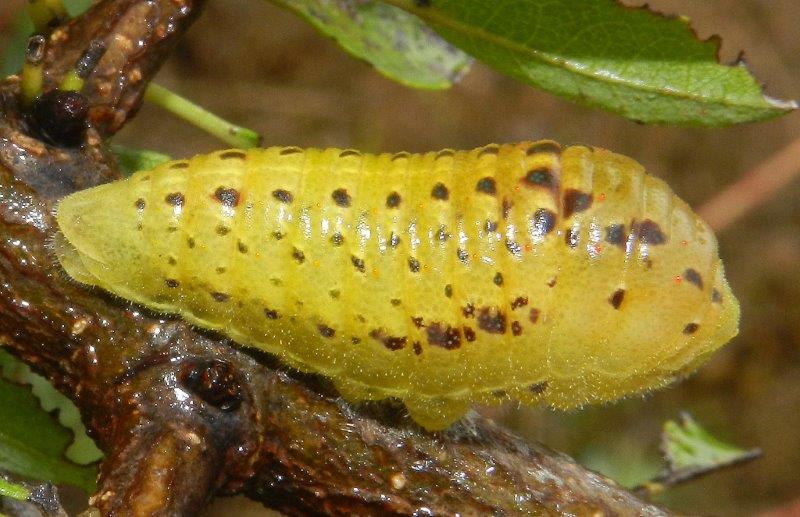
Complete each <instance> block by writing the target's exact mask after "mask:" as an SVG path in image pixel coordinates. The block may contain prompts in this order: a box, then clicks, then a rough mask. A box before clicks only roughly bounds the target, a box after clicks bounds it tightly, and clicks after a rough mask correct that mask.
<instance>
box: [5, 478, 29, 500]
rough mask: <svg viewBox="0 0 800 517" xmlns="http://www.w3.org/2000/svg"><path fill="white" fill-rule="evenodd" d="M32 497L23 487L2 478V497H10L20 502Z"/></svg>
mask: <svg viewBox="0 0 800 517" xmlns="http://www.w3.org/2000/svg"><path fill="white" fill-rule="evenodd" d="M30 495H31V492H30V490H28V489H27V488H25V487H24V486H22V485H17V484H14V483H11V482H10V481H7V480H5V479H2V478H0V496H3V497H10V498H12V499H17V500H19V501H24V500H26V499H27V498H28V496H30Z"/></svg>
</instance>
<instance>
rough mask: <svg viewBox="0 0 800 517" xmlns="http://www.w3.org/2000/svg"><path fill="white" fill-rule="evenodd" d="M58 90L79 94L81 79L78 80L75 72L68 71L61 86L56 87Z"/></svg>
mask: <svg viewBox="0 0 800 517" xmlns="http://www.w3.org/2000/svg"><path fill="white" fill-rule="evenodd" d="M58 89H59V90H64V91H73V92H79V91H81V90H82V89H83V79H81V78H80V76H79V75H78V72H77V71H76V70H74V69H73V70H70V71H69V72H67V73H66V75H64V78H63V79H62V80H61V84H59V85H58Z"/></svg>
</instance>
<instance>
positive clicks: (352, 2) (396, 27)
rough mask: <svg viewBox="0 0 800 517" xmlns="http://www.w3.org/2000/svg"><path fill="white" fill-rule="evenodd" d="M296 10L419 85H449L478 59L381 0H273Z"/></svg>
mask: <svg viewBox="0 0 800 517" xmlns="http://www.w3.org/2000/svg"><path fill="white" fill-rule="evenodd" d="M272 1H273V2H274V3H275V4H277V5H280V6H281V7H285V8H287V9H290V10H292V11H294V12H295V13H297V14H299V15H300V16H302V17H303V18H304V19H305V20H306V21H308V22H309V23H310V24H311V25H313V26H314V27H316V28H317V30H319V31H320V32H322V33H323V34H326V35H328V36H330V37H332V38H333V39H334V40H336V42H337V43H338V44H339V45H341V46H342V47H343V48H344V49H345V50H346V51H347V52H349V53H350V54H352V55H353V56H355V57H358V58H361V59H364V60H365V61H367V62H369V63H371V64H372V65H373V66H374V67H375V68H376V70H378V71H379V72H380V73H382V74H384V75H386V76H387V77H389V78H391V79H393V80H395V81H397V82H399V83H402V84H405V85H407V86H412V87H414V88H426V89H445V88H449V87H450V86H452V85H453V83H455V82H457V81H458V80H459V79H460V78H461V76H462V75H464V73H465V72H466V71H467V70H469V67H470V65H471V64H472V58H470V57H469V56H467V55H466V54H465V53H463V52H461V51H460V50H458V49H457V48H454V47H453V46H451V45H450V44H449V43H447V42H446V41H444V40H442V39H441V38H440V37H439V36H438V35H437V34H436V33H435V32H433V31H432V30H431V29H430V28H428V26H427V25H425V24H424V23H422V22H421V21H420V20H419V19H418V18H417V17H415V16H413V15H411V14H408V13H407V12H405V11H402V10H400V9H397V8H396V7H392V6H390V5H386V4H385V3H383V2H379V1H376V0H272Z"/></svg>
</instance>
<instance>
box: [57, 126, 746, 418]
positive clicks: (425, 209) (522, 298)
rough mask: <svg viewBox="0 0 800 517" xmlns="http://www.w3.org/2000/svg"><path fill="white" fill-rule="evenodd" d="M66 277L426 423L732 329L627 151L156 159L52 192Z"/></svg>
mask: <svg viewBox="0 0 800 517" xmlns="http://www.w3.org/2000/svg"><path fill="white" fill-rule="evenodd" d="M58 221H59V225H60V228H61V230H62V232H63V237H64V238H61V239H59V240H58V244H57V252H58V255H59V258H60V259H61V262H62V264H63V265H64V267H65V268H66V270H67V272H68V273H69V274H70V275H71V276H73V277H74V278H76V279H77V280H79V281H82V282H85V283H88V284H92V285H98V286H100V287H102V288H104V289H106V290H108V291H111V292H113V293H116V294H118V295H120V296H122V297H124V298H127V299H130V300H133V301H136V302H138V303H140V304H143V305H145V306H148V307H151V308H153V309H156V310H158V311H165V312H168V313H176V314H180V315H182V316H183V317H184V318H186V319H187V320H188V321H190V322H192V323H194V324H196V325H199V326H202V327H205V328H210V329H216V330H221V331H222V332H224V333H225V334H227V335H228V336H230V337H231V338H232V339H233V340H235V341H238V342H240V343H243V344H246V345H250V346H254V347H258V348H261V349H263V350H266V351H268V352H271V353H274V354H276V355H278V356H279V357H281V358H282V359H283V360H284V361H286V362H287V363H288V364H290V365H292V366H295V367H297V368H300V369H302V370H307V371H315V372H319V373H322V374H324V375H327V376H329V377H330V378H332V379H333V381H334V383H335V384H336V385H337V387H338V388H339V389H340V391H341V392H342V394H343V395H344V396H345V397H346V398H348V399H350V400H360V399H380V398H385V397H390V396H393V397H398V398H400V399H402V400H403V401H404V402H405V403H406V405H407V407H408V408H409V410H410V412H411V415H412V416H413V417H414V418H415V419H416V420H417V421H418V422H420V423H421V424H422V425H424V426H426V427H428V428H441V427H444V426H446V425H448V424H449V423H450V422H452V421H453V420H455V419H457V418H458V417H459V416H460V415H461V414H463V412H464V411H465V410H466V407H467V405H468V404H469V403H470V402H492V401H498V400H504V399H506V398H509V397H510V398H515V399H518V400H522V401H524V402H537V401H542V402H546V403H549V404H551V405H553V406H557V407H574V406H579V405H582V404H584V403H587V402H595V401H604V400H611V399H615V398H618V397H620V396H622V395H625V394H628V393H634V392H639V391H643V390H647V389H651V388H654V387H658V386H660V385H663V384H665V383H667V382H670V381H671V380H672V379H674V378H675V377H676V376H678V375H681V374H683V373H686V372H688V371H691V370H692V369H694V367H695V366H696V365H697V364H699V363H700V362H701V361H702V359H704V358H705V357H706V356H707V355H708V354H710V353H711V352H712V351H713V350H715V349H716V348H718V347H719V346H721V345H723V344H724V343H725V342H727V341H728V340H729V339H730V338H731V337H732V336H733V335H735V334H736V332H737V324H738V305H737V303H736V300H735V298H734V297H733V295H732V294H731V292H730V290H729V288H728V285H727V283H726V282H725V279H724V275H723V269H722V265H721V263H720V260H719V257H718V256H717V249H716V241H715V238H714V236H713V234H712V233H711V231H710V230H709V229H708V227H707V226H706V225H705V224H704V223H703V222H702V221H701V220H700V219H698V217H697V216H696V215H694V214H693V213H692V212H691V211H690V209H689V208H688V207H687V206H686V204H685V203H683V202H682V201H680V200H679V199H677V198H676V197H675V196H674V194H672V192H671V191H670V190H669V188H668V187H667V186H666V185H665V184H664V183H663V182H662V181H660V180H658V179H656V178H653V177H651V176H649V175H647V174H645V172H644V171H643V169H642V167H641V166H640V165H639V164H637V163H636V162H634V161H633V160H630V159H628V158H625V157H623V156H620V155H617V154H613V153H611V152H608V151H605V150H602V149H591V148H588V147H584V146H574V147H567V148H563V149H562V148H561V147H560V146H559V145H558V144H556V143H554V142H550V141H540V142H523V143H520V144H516V145H489V146H486V147H483V148H479V149H475V150H472V151H451V150H444V151H440V152H437V153H426V154H419V155H416V154H408V153H397V154H380V155H370V154H362V153H359V152H357V151H353V150H341V149H327V150H315V149H309V150H303V149H299V148H293V147H284V148H277V147H276V148H269V149H260V150H250V151H237V150H229V151H222V152H218V153H214V154H210V155H206V156H197V157H195V158H192V159H191V160H188V161H177V162H170V163H167V164H164V165H162V166H159V167H157V168H155V169H153V170H151V171H143V172H139V173H136V174H134V175H133V176H132V177H130V178H129V179H127V180H124V181H121V182H117V183H113V184H109V185H104V186H100V187H97V188H95V189H91V190H89V191H84V192H79V193H77V194H74V195H72V196H69V197H67V198H66V199H65V200H63V201H62V203H61V204H60V206H59V210H58Z"/></svg>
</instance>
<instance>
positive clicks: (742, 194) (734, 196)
mask: <svg viewBox="0 0 800 517" xmlns="http://www.w3.org/2000/svg"><path fill="white" fill-rule="evenodd" d="M797 177H800V138H797V139H795V140H794V141H793V142H791V143H790V144H789V145H787V146H786V147H784V148H783V149H781V150H780V151H778V152H777V153H775V154H773V155H772V156H770V157H769V158H767V159H766V160H765V161H763V162H762V163H761V164H759V165H758V166H757V167H755V168H754V169H752V170H750V171H749V172H746V173H745V174H744V175H742V177H741V178H739V179H738V180H737V181H736V182H735V183H733V184H732V185H730V186H729V187H727V188H726V189H725V190H723V191H722V192H720V193H719V194H717V195H716V196H715V197H714V198H712V199H711V200H710V201H708V202H706V203H705V204H704V205H703V206H701V207H700V209H699V210H698V213H699V214H700V216H701V217H703V219H705V220H706V222H708V224H709V225H710V226H711V228H713V229H714V230H715V231H718V232H719V231H722V230H725V229H726V228H728V227H730V226H731V225H732V224H733V223H734V222H735V221H736V220H737V219H739V218H740V217H742V216H743V215H745V214H747V213H748V212H750V211H752V210H754V209H756V208H757V207H758V206H760V205H762V204H764V203H766V202H767V201H768V200H769V199H771V198H772V197H773V196H775V195H777V194H778V193H779V192H780V190H781V189H782V188H784V187H785V186H787V185H788V184H789V183H790V182H791V181H792V180H794V179H796V178H797Z"/></svg>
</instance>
